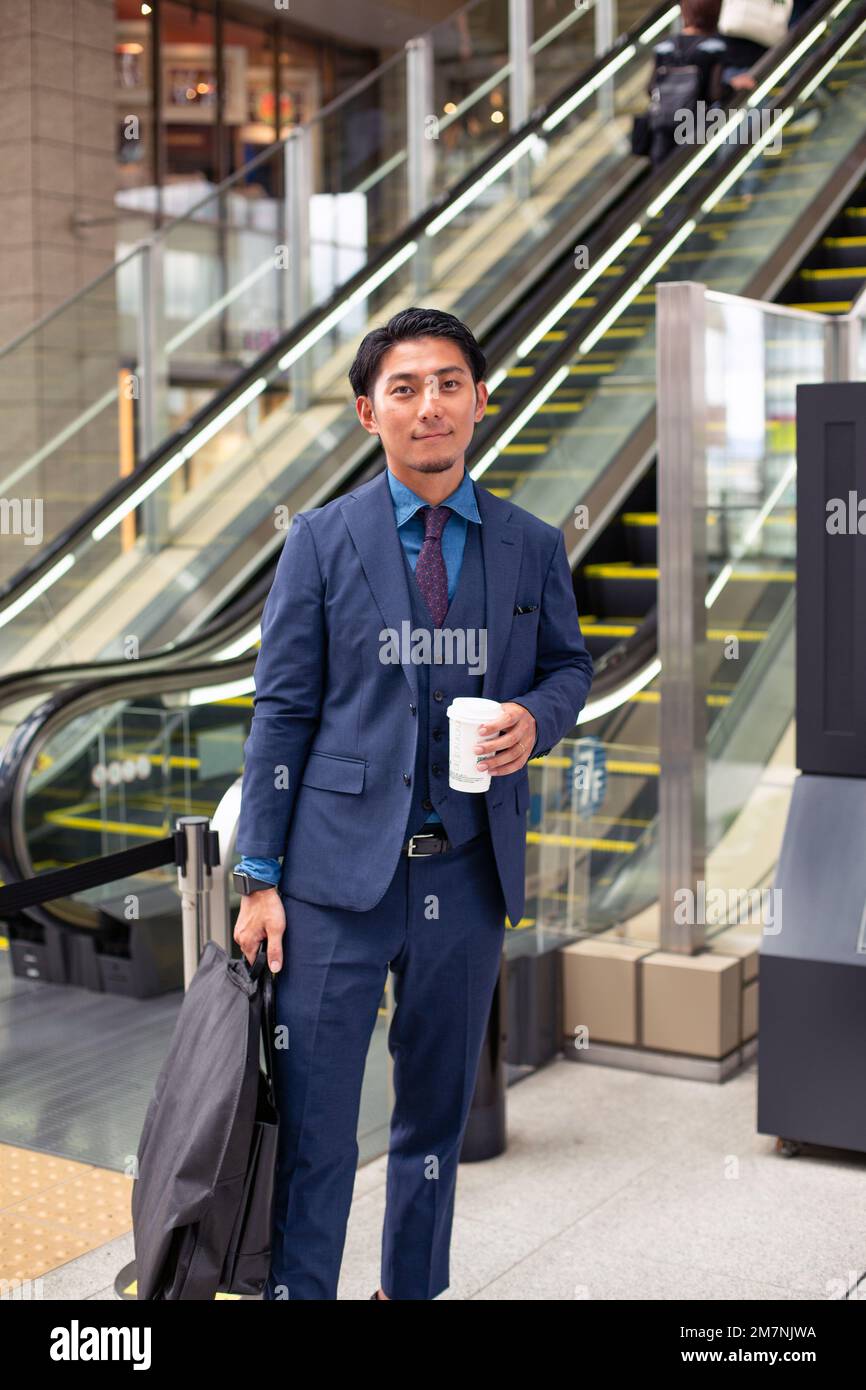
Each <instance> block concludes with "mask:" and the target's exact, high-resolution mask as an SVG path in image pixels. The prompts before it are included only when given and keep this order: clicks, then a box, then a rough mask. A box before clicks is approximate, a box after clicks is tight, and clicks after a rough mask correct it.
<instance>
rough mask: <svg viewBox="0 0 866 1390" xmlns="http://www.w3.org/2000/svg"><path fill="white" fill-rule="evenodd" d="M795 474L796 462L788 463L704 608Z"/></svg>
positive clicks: (719, 578)
mask: <svg viewBox="0 0 866 1390" xmlns="http://www.w3.org/2000/svg"><path fill="white" fill-rule="evenodd" d="M796 473H797V464H796V462H794V463H789V464H788V467H787V469H786V470H785V472H784V473H783V474H782V477H781V478H780V479H779V481H778V482H777V484H776V486H775V487H774V488H773V491H772V492H771V493H770V495H769V497H768V498H767V500H766V502H765V503H764V505H763V506H762V507H761V508H760V510H759V511H758V512H756V514H755V518H754V520H753V521H752V523H751V524H750V526H749V529H748V531H747V532H746V534H745V536H744V537H743V541H742V544H741V546H740V548H739V550H738V551H737V554H736V555H735V556H734V559H733V560H732V561H731V562H730V563H729V564H726V565H723V566H722V568H721V570H720V571H719V573H718V574H717V575H716V578H715V579H714V580H713V582H712V584H711V585H710V587H709V589H708V590H707V596H706V598H705V599H704V606H705V607H706V608H712V606H713V604H714V603H715V601H716V599H717V598H718V597H719V594H720V593H721V592H722V590H723V589H724V587H725V585H726V584H727V582H728V580H729V579H730V577H731V575H732V574H733V567H734V565H735V564H736V563H737V561H738V560H741V559H742V558H743V556H744V555H745V553H746V551H747V550H748V548H749V546H750V545H751V544H752V541H753V540H754V539H755V537H756V536H757V534H758V532H759V531H760V529H761V527H762V526H763V524H764V522H765V521H766V520H767V517H768V516H769V515H770V512H772V511H773V510H774V509H775V507H776V504H777V503H778V501H779V499H780V498H781V496H782V494H783V492H784V491H785V489H786V488H787V487H789V486H790V485H791V483H792V482H793V481H794V478H795V476H796Z"/></svg>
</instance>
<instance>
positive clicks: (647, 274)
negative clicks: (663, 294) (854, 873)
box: [578, 218, 696, 352]
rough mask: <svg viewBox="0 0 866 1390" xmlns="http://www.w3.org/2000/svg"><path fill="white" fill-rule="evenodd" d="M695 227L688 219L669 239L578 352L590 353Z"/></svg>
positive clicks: (590, 333)
mask: <svg viewBox="0 0 866 1390" xmlns="http://www.w3.org/2000/svg"><path fill="white" fill-rule="evenodd" d="M695 226H696V223H695V221H694V219H693V218H689V220H688V222H686V223H685V225H684V226H682V227H680V229H679V231H678V232H677V233H676V234H675V235H674V236H672V237H671V239H670V241H669V242H668V244H667V246H665V247H664V249H663V250H662V251H660V252H659V254H658V255H657V256H656V258H655V260H653V261H651V262H650V264H649V265H648V266H647V268H646V270H644V271H642V272H641V274H640V275H639V276H638V278H637V280H635V282H634V284H633V285H631V286H630V287H629V288H628V289H627V290H626V292H625V294H624V295H621V296H620V298H619V299H618V300H617V302H616V304H614V305H613V307H612V308H611V309H609V310H608V312H607V313H606V314H605V316H604V318H603V319H602V320H601V322H600V323H598V324H596V326H595V328H593V329H592V330H591V332H589V333H588V334H587V335H586V337H585V338H584V340H583V342H582V343H581V344H580V346H579V348H578V352H589V351H591V349H592V348H593V347H594V346H595V344H596V343H597V342H598V340H599V338H601V337H602V335H603V334H605V333H606V332H607V330H608V328H609V327H610V325H611V324H612V323H615V322H616V320H617V319H618V318H619V316H620V314H621V313H622V312H623V310H624V309H625V308H627V306H628V305H629V304H631V302H632V300H633V299H634V298H635V296H636V295H638V294H640V292H641V290H642V289H643V288H644V286H645V285H646V284H647V282H648V281H649V280H651V279H652V277H653V276H654V275H655V273H656V271H657V270H658V268H659V266H662V265H664V263H665V261H667V260H670V258H671V256H672V255H673V253H674V251H676V249H677V247H678V246H680V245H681V244H682V242H684V241H685V240H686V237H689V236H691V234H692V232H693V231H694V230H695Z"/></svg>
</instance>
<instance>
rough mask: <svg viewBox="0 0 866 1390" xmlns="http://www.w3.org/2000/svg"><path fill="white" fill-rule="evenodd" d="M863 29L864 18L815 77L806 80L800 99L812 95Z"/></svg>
mask: <svg viewBox="0 0 866 1390" xmlns="http://www.w3.org/2000/svg"><path fill="white" fill-rule="evenodd" d="M864 29H866V20H864V21H863V23H862V24H858V26H857V28H856V29H855V30H854V32H853V34H849V35H848V37H847V39H846V40H845V42H844V43H843V44H840V46H839V48H838V49H837V50H836V52H835V53H834V54H833V57H832V58H831V60H830V62H829V63H826V64H825V65H824V67H823V68H822V69H821V71H820V72H819V73H817V74H816V76H815V77H813V78H812V80H811V82H808V83H807V84H806V86H805V87H804V88H803V90H802V92H801V93H800V100H801V101H806V100H807V98H808V97H810V96H811V95H812V93H813V92H814V90H815V88H816V87H819V86H820V85H821V83H822V82H823V81H824V78H825V77H826V76H827V73H828V72H831V71H832V70H833V68H834V67H835V66H836V64H837V63H838V62H839V60H840V58H844V56H845V54H846V53H847V52H848V50H849V48H853V46H854V44H855V43H856V42H857V40H858V39H859V38H860V35H861V34H862V33H863V30H864Z"/></svg>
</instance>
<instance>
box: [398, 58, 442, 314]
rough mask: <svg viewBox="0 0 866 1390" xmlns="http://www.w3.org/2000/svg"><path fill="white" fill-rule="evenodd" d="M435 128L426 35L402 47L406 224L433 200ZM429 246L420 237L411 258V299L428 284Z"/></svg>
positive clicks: (430, 64) (431, 64)
mask: <svg viewBox="0 0 866 1390" xmlns="http://www.w3.org/2000/svg"><path fill="white" fill-rule="evenodd" d="M438 134H439V127H438V124H437V112H436V106H435V94H434V90H433V40H432V38H431V37H430V35H429V34H422V35H421V37H420V38H417V39H410V40H409V42H408V43H407V44H406V207H407V212H408V215H409V221H410V222H411V221H413V220H414V218H416V217H419V216H420V215H421V213H422V212H423V211H424V209H425V208H426V207H427V206H428V205H429V203H430V201H431V199H432V197H433V186H434V178H435V172H436V150H435V147H434V140H436V139H437V138H438ZM431 256H432V247H431V245H430V244H429V238H427V237H422V238H421V239H420V241H419V245H418V250H417V252H416V254H415V256H414V257H413V259H412V274H413V280H414V289H415V297H416V298H418V299H420V297H421V296H422V295H424V294H426V292H427V289H428V286H429V283H430V258H431Z"/></svg>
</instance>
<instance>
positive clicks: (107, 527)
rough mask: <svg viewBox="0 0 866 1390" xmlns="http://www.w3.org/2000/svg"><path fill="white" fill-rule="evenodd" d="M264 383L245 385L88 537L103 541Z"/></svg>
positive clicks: (260, 381) (241, 408)
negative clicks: (236, 396) (244, 387)
mask: <svg viewBox="0 0 866 1390" xmlns="http://www.w3.org/2000/svg"><path fill="white" fill-rule="evenodd" d="M267 384H268V383H267V378H266V377H263V376H260V377H259V378H258V379H257V380H256V381H254V382H253V384H252V386H248V387H247V389H246V391H242V392H241V394H240V395H239V396H238V398H237V399H236V400H234V401H232V402H231V404H230V405H227V406H226V408H225V410H221V411H220V413H219V415H217V416H216V417H215V418H214V419H213V420H211V422H210V424H208V425H205V426H204V428H203V429H201V430H199V432H198V434H197V435H195V437H194V438H193V439H191V440H190V442H189V443H188V444H186V445H184V447H183V448H182V449H181V450H180V451H179V452H178V453H176V454H172V456H171V458H170V459H166V461H165V463H164V464H163V465H162V467H161V468H158V469H157V470H156V472H155V473H153V474H152V475H151V476H150V477H149V478H148V479H147V481H146V482H144V483H142V485H141V487H139V488H136V490H135V492H133V493H131V494H130V495H129V497H127V498H125V500H124V501H123V502H121V503H120V504H119V506H117V507H115V509H114V511H113V512H109V514H108V516H107V517H105V518H104V520H102V521H100V523H99V525H98V526H94V528H93V530H92V531H91V533H90V538H91V540H94V541H101V540H103V539H104V537H105V536H107V535H108V533H109V531H113V530H114V528H115V526H118V525H119V524H120V522H121V521H122V520H123V518H124V517H125V516H129V513H130V512H132V511H135V508H136V507H138V506H140V505H141V503H142V502H143V501H144V499H145V498H146V497H149V496H150V494H151V493H152V492H155V491H156V489H157V488H158V487H159V486H160V484H162V483H164V482H165V480H166V478H170V477H171V475H172V473H176V472H177V470H178V469H179V468H180V466H181V464H182V463H183V462H184V459H188V458H192V456H193V454H195V453H196V452H197V451H198V449H200V448H201V446H202V445H203V444H206V443H207V441H208V440H209V439H211V438H212V437H213V435H215V434H218V433H219V431H220V430H221V429H222V427H223V425H225V424H227V423H228V421H229V420H232V419H233V418H234V417H235V415H239V414H240V412H241V411H242V410H243V409H244V407H245V406H247V405H249V403H250V401H252V400H255V398H256V396H259V395H261V393H262V391H264V389H265V387H266V386H267Z"/></svg>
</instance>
